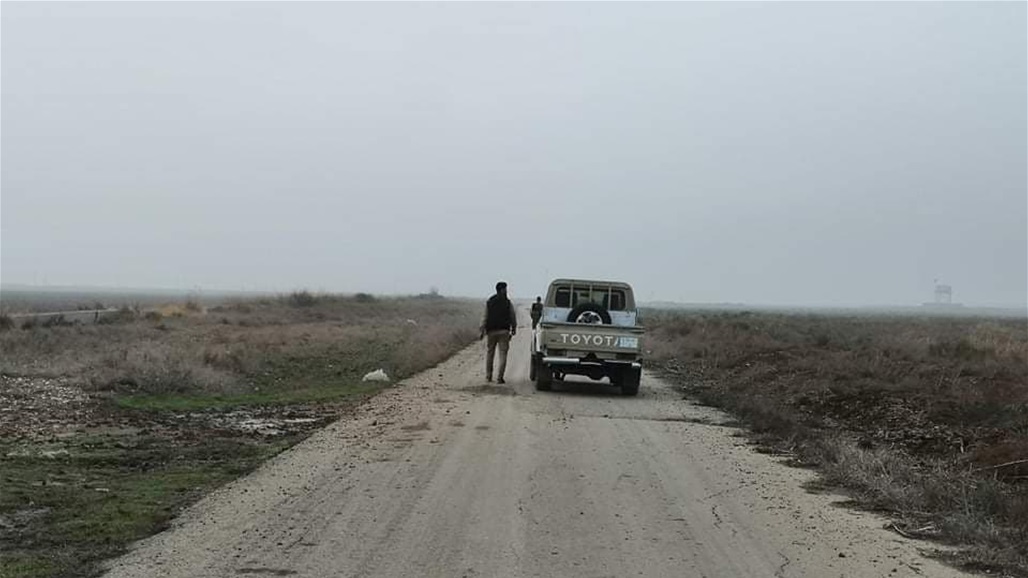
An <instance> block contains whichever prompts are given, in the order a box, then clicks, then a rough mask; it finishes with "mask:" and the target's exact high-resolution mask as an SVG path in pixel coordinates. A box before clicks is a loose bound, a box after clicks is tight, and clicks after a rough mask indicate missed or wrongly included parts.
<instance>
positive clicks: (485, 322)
mask: <svg viewBox="0 0 1028 578" xmlns="http://www.w3.org/2000/svg"><path fill="white" fill-rule="evenodd" d="M517 326H518V320H517V317H516V315H515V314H514V304H513V303H511V302H510V299H508V298H506V297H501V296H499V295H493V296H492V297H490V298H489V300H488V301H486V303H485V315H484V316H483V318H482V329H483V330H485V331H500V330H511V329H515V328H517Z"/></svg>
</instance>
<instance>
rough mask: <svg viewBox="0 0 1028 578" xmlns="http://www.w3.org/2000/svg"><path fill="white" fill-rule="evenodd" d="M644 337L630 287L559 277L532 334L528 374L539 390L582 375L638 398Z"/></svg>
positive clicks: (613, 282) (547, 293)
mask: <svg viewBox="0 0 1028 578" xmlns="http://www.w3.org/2000/svg"><path fill="white" fill-rule="evenodd" d="M644 333H645V331H644V329H643V327H642V326H641V325H640V323H639V314H638V310H637V309H636V305H635V295H634V292H633V291H632V287H631V285H629V284H628V283H624V282H620V281H599V280H585V279H556V280H554V281H553V282H552V283H550V286H549V289H547V291H546V300H545V301H544V302H543V314H542V318H541V320H540V323H539V326H538V327H537V328H536V330H535V332H534V333H533V335H532V361H531V363H532V365H531V367H530V368H529V376H530V377H531V379H532V381H534V382H535V386H536V389H538V390H541V391H546V390H549V389H551V388H552V386H553V381H554V380H558V381H560V380H563V379H564V376H566V375H583V376H586V377H589V378H591V379H594V380H601V379H603V378H604V377H606V378H608V379H609V380H610V382H611V384H613V385H615V386H617V387H620V388H621V393H622V394H624V395H636V394H638V393H639V382H640V379H641V376H642V338H643V335H644Z"/></svg>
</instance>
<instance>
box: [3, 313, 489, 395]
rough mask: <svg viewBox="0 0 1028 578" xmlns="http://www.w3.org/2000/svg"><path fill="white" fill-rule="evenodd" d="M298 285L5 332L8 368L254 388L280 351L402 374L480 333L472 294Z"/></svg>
mask: <svg viewBox="0 0 1028 578" xmlns="http://www.w3.org/2000/svg"><path fill="white" fill-rule="evenodd" d="M296 295H297V294H293V295H291V296H287V297H283V298H280V299H263V300H254V301H240V302H236V303H232V304H229V305H222V306H216V307H212V308H210V309H206V310H205V309H204V308H202V307H200V306H198V305H195V304H192V303H190V302H187V303H185V304H166V305H163V306H161V307H158V308H156V309H154V310H150V311H148V312H145V313H142V312H138V311H133V310H131V309H123V310H122V311H120V312H119V313H118V314H117V315H115V316H112V317H108V318H106V319H105V322H104V323H102V324H96V325H92V324H90V325H81V324H76V325H70V326H63V325H59V326H52V327H41V326H30V327H28V328H25V329H20V330H19V329H12V330H8V331H4V332H0V350H3V351H4V356H3V358H2V359H0V373H2V374H6V375H17V376H47V377H56V376H67V377H71V378H72V379H74V380H75V381H76V382H77V383H79V384H81V385H82V386H83V387H85V388H87V389H92V390H109V391H114V392H120V393H147V394H189V393H216V394H234V393H243V392H248V391H251V390H252V389H253V388H254V387H256V384H257V383H258V382H259V381H260V377H261V376H262V375H263V374H264V373H266V372H267V371H268V370H269V367H270V366H271V365H273V364H274V363H275V362H276V361H279V360H282V359H293V360H299V359H306V360H308V361H309V362H310V363H322V364H331V363H332V360H333V359H337V360H338V363H337V365H338V367H339V370H340V372H341V373H340V376H341V377H354V376H358V374H360V375H363V373H365V372H367V371H371V370H374V369H378V368H379V367H381V368H383V369H385V370H386V371H387V372H388V373H389V374H390V375H393V376H396V377H399V378H402V377H406V376H409V375H411V374H412V373H414V372H416V371H419V370H420V369H423V368H425V367H429V366H431V365H434V364H436V363H438V362H440V361H442V360H443V359H445V358H446V357H448V356H449V355H451V354H452V353H453V352H454V351H455V350H456V349H458V348H460V347H461V346H463V345H465V344H467V343H469V342H470V341H471V340H473V339H474V337H475V336H476V333H475V326H476V318H475V312H474V311H473V310H472V308H471V307H470V305H469V304H467V303H464V302H458V301H451V300H442V299H435V300H426V299H368V298H367V297H364V298H356V297H355V298H343V297H331V296H315V295H312V294H309V293H304V294H303V295H305V296H304V297H301V298H299V299H300V300H299V301H298V300H297V297H296ZM293 385H294V386H297V387H299V386H302V384H293Z"/></svg>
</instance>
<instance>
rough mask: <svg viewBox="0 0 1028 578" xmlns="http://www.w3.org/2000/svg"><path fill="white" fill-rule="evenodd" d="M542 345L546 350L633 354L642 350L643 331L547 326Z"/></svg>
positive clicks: (568, 324)
mask: <svg viewBox="0 0 1028 578" xmlns="http://www.w3.org/2000/svg"><path fill="white" fill-rule="evenodd" d="M541 327H542V331H541V338H540V339H541V343H542V345H543V346H545V347H546V348H547V349H574V350H577V351H596V352H601V351H602V352H610V353H634V352H637V351H639V349H640V348H641V343H640V341H641V339H640V338H641V337H642V335H643V329H642V328H641V327H617V326H612V325H588V324H583V323H544V324H543V325H542V326H541Z"/></svg>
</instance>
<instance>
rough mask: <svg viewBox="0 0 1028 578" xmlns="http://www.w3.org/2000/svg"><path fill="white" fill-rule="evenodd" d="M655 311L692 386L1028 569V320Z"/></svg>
mask: <svg viewBox="0 0 1028 578" xmlns="http://www.w3.org/2000/svg"><path fill="white" fill-rule="evenodd" d="M647 319H648V324H649V326H650V339H649V341H648V344H649V345H648V347H650V349H651V353H650V357H651V359H653V360H654V361H655V362H657V363H658V364H659V365H660V366H662V367H664V368H665V369H666V370H667V371H668V373H669V374H671V375H673V376H676V377H677V378H678V379H679V380H680V382H681V383H682V384H683V385H684V386H685V388H686V389H687V391H688V392H690V394H691V395H693V396H696V397H698V398H699V399H701V400H702V401H704V402H707V403H710V404H712V405H717V406H720V407H724V408H726V409H728V410H730V411H732V412H734V413H735V414H736V415H738V416H740V417H741V418H742V419H743V420H744V421H745V422H746V423H747V424H748V425H749V426H750V427H751V429H752V430H753V431H754V432H755V433H756V435H758V436H759V437H760V439H761V440H762V441H763V442H764V443H767V444H769V445H771V446H774V447H775V448H777V449H778V450H781V451H785V452H788V453H789V454H790V455H793V456H795V458H796V459H797V461H799V462H802V463H805V464H809V465H814V466H817V467H818V468H819V469H820V471H821V472H822V474H823V477H824V480H825V483H827V484H830V485H832V486H836V487H843V488H847V489H849V490H850V491H851V492H852V493H853V495H854V498H855V500H856V501H857V502H858V503H859V504H861V505H862V506H864V507H868V508H872V509H876V510H881V511H886V512H890V513H891V514H892V515H893V516H894V517H895V519H896V529H897V531H900V532H903V533H906V534H911V535H922V536H928V537H933V538H936V539H939V540H942V541H945V542H948V543H952V544H959V545H962V546H964V547H965V548H966V549H965V550H964V552H963V553H962V554H961V556H960V559H959V562H961V563H963V564H966V565H968V566H972V567H975V568H979V569H993V570H1000V571H1004V572H1007V573H1010V574H1012V575H1018V576H1028V462H1020V460H1023V459H1025V458H1028V325H1026V323H1025V320H1023V319H1021V320H994V319H949V318H915V317H906V318H903V317H876V316H862V317H840V316H819V315H779V314H764V313H709V312H708V313H691V312H684V313H669V312H652V313H651V314H650V315H649V316H648V318H647ZM1019 462H1020V463H1019Z"/></svg>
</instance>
